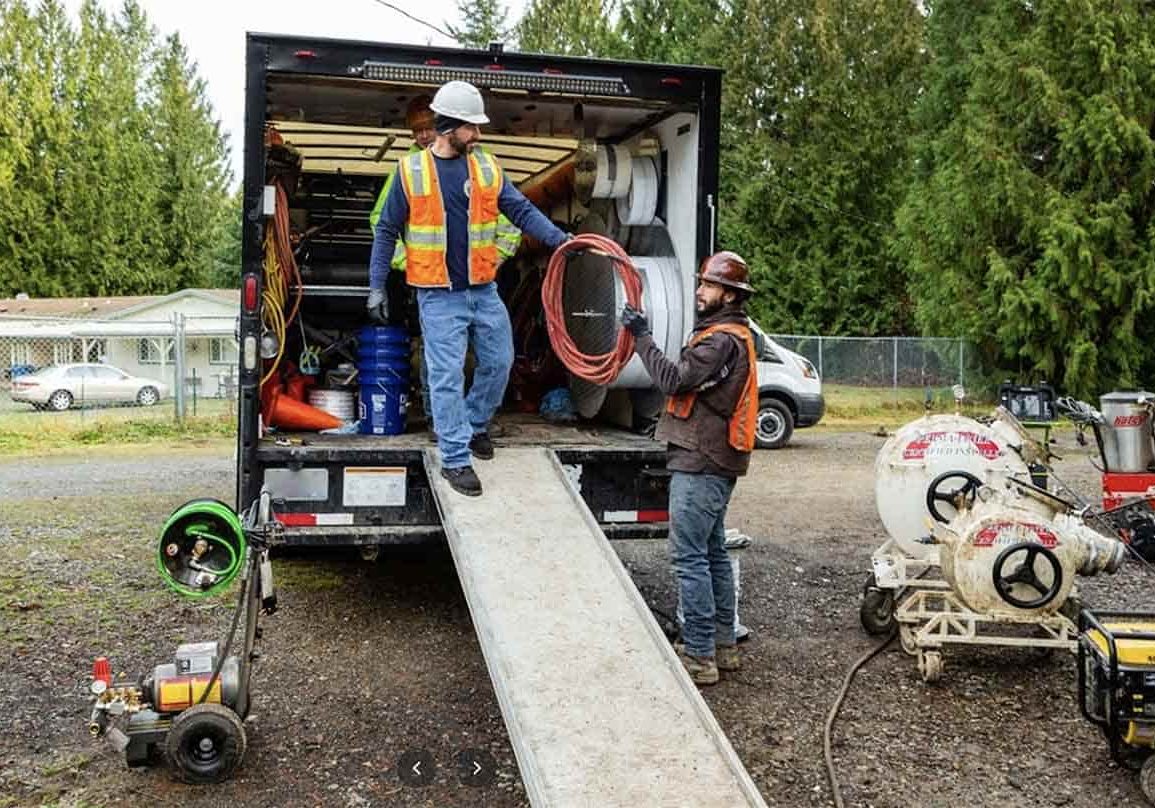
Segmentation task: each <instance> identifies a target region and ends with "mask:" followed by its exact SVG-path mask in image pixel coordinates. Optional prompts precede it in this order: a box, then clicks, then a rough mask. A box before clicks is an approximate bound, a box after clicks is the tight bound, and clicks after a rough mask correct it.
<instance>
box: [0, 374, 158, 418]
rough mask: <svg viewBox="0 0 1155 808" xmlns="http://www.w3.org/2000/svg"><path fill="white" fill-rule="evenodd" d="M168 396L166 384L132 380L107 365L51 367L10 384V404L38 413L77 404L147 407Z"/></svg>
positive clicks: (140, 377)
mask: <svg viewBox="0 0 1155 808" xmlns="http://www.w3.org/2000/svg"><path fill="white" fill-rule="evenodd" d="M168 393H169V388H168V385H167V384H164V383H163V382H158V381H157V380H156V379H147V378H144V377H143V376H132V375H130V374H128V373H125V372H124V371H123V370H121V369H120V368H114V367H112V366H111V365H90V364H82V365H53V366H52V367H49V368H44V369H43V370H39V371H37V372H36V373H31V374H28V375H26V376H18V377H17V378H15V379H13V380H12V390H11V396H12V400H13V401H22V402H26V403H28V404H31V405H32V406H33V407H35V408H36V409H38V410H58V411H62V410H67V409H68V408H69V407H72V406H74V405H80V404H116V403H121V404H139V405H141V406H142V407H150V406H152V405H153V404H156V403H157V402H158V401H160V400H161V399H162V398H165V397H166V396H167V395H168Z"/></svg>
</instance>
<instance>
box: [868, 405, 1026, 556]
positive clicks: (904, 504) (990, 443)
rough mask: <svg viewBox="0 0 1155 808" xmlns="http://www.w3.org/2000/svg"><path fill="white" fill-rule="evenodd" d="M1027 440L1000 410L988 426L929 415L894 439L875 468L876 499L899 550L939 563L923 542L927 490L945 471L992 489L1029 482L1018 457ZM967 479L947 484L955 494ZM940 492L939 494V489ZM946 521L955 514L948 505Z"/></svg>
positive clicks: (927, 513) (885, 446) (933, 549)
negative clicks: (1012, 480) (1014, 479)
mask: <svg viewBox="0 0 1155 808" xmlns="http://www.w3.org/2000/svg"><path fill="white" fill-rule="evenodd" d="M1029 440H1030V439H1029V438H1027V437H1026V436H1025V434H1024V433H1023V431H1022V427H1021V426H1020V425H1019V424H1017V423H1014V422H1013V416H1010V415H1009V414H1007V413H1004V412H1002V410H1001V408H1000V411H999V412H998V413H997V415H996V419H995V421H994V422H993V423H992V424H991V425H990V426H986V425H984V424H981V423H979V422H978V421H976V420H974V419H973V418H967V417H965V416H962V415H928V416H925V417H923V418H919V419H918V420H917V421H912V422H911V423H909V424H906V425H905V426H903V427H902V428H901V429H899V430H898V431H897V432H896V433H894V435H892V436H891V437H890V438H889V439H888V440H887V441H886V443H885V444H883V446H882V449H881V450H880V451H879V453H878V457H877V458H876V460H875V463H874V472H875V474H874V477H875V484H874V495H875V503H876V504H877V506H878V515H879V517H880V518H881V519H882V524H883V526H885V527H886V531H887V533H888V534H890V537H891V538H892V539H893V540H894V543H895V544H896V545H897V546H898V549H899V550H901V551H902V552H903V553H905V554H906V555H908V556H909V557H911V558H913V559H918V560H921V561H926V562H929V563H932V564H937V563H938V547H936V546H935V545H933V544H926V543H923V542H922V541H920V539H922V538H923V537H926V536H928V535H929V534H930V532H931V530H930V527H929V526H928V525H927V520H928V519H930V518H931V514H930V511H929V509H928V508H927V490H928V488H929V487H930V485H931V483H933V482H934V480H935V479H936V478H938V477H939V476H940V475H942V474H945V473H947V472H965V473H967V474H970V475H973V476H974V477H977V478H978V480H979V482H981V483H982V484H984V485H991V484H992V483H995V482H998V481H999V480H1001V479H1002V478H1005V477H1007V476H1018V477H1021V478H1023V479H1026V478H1027V476H1028V468H1027V463H1026V461H1025V460H1024V459H1023V457H1022V455H1021V454H1020V447H1022V446H1023V444H1024V441H1029ZM964 482H965V478H963V477H959V478H958V479H957V480H948V481H944V487H945V488H946V489H951V490H953V489H957V488H959V487H961V486H962V485H963V484H964ZM940 490H941V489H940ZM943 510H945V511H946V513H945V514H943V515H944V516H945V517H946V518H948V519H949V518H951V517H953V516H954V511H953V510H952V509H950V506H949V505H946V504H945V503H944V504H943V505H940V512H941V511H943Z"/></svg>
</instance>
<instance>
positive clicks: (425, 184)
mask: <svg viewBox="0 0 1155 808" xmlns="http://www.w3.org/2000/svg"><path fill="white" fill-rule="evenodd" d="M430 161H431V158H430V157H429V156H428V154H427V152H425V151H419V152H416V153H415V154H410V155H407V156H406V157H405V159H404V161H403V162H402V163H401V167H402V171H403V172H404V173H405V180H406V183H405V184H406V185H407V186H408V188H409V192H410V193H411V194H413V195H414V196H428V195H429V193H430V191H431V188H430V186H431V183H430V181H429V171H431V170H435V169H433V164H432V162H430Z"/></svg>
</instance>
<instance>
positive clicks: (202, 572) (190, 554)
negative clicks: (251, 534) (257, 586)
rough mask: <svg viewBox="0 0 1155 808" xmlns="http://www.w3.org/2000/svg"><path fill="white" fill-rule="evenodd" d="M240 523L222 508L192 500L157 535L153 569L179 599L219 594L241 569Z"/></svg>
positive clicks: (218, 504) (220, 504)
mask: <svg viewBox="0 0 1155 808" xmlns="http://www.w3.org/2000/svg"><path fill="white" fill-rule="evenodd" d="M246 548H247V543H246V541H245V532H244V529H243V528H242V527H241V520H240V519H239V518H238V517H237V515H236V513H235V512H234V511H233V509H232V508H230V507H229V506H228V505H226V504H225V503H223V502H221V501H220V500H215V499H194V500H191V501H190V502H186V503H185V504H184V505H181V506H180V507H179V508H177V509H176V510H175V511H174V512H173V514H172V516H170V517H169V518H168V521H167V522H165V525H164V527H163V528H162V529H161V532H160V543H159V545H158V547H157V557H156V565H157V570H158V571H159V572H160V577H161V578H162V579H163V580H164V582H165V584H166V585H167V586H168V587H169V588H170V589H172V590H173V591H174V592H176V593H177V594H179V595H184V596H185V597H190V598H204V597H208V596H209V595H215V594H216V593H218V592H221V591H222V590H224V589H225V588H226V587H228V585H229V584H230V583H232V581H233V579H234V578H236V577H237V574H238V573H240V571H241V567H242V566H243V565H244V560H245V552H246Z"/></svg>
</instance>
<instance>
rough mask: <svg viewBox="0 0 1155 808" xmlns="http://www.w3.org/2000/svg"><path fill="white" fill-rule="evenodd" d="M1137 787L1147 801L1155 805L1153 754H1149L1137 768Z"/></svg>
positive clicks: (1154, 761) (1154, 765) (1154, 764)
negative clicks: (1141, 765)
mask: <svg viewBox="0 0 1155 808" xmlns="http://www.w3.org/2000/svg"><path fill="white" fill-rule="evenodd" d="M1139 788H1141V789H1143V796H1144V797H1146V798H1147V802H1149V803H1151V804H1153V805H1155V754H1152V755H1149V756H1148V757H1147V759H1146V760H1145V761H1143V767H1142V768H1140V769H1139Z"/></svg>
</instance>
